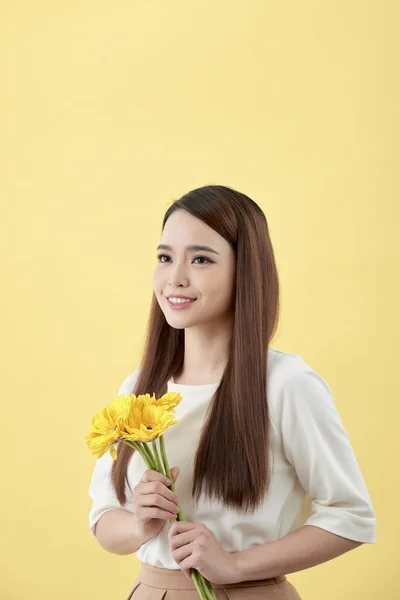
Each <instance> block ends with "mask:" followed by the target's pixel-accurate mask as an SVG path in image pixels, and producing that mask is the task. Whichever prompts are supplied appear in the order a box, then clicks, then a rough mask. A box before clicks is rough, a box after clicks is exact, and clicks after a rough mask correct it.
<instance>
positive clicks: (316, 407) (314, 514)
mask: <svg viewBox="0 0 400 600" xmlns="http://www.w3.org/2000/svg"><path fill="white" fill-rule="evenodd" d="M280 408H281V411H280V414H281V431H282V443H283V450H284V454H285V456H286V458H287V460H288V461H289V462H290V463H291V465H293V467H294V469H295V471H296V474H297V477H298V479H299V481H300V483H301V485H302V487H303V489H304V491H305V492H306V493H307V494H308V496H309V497H310V499H311V515H310V517H309V518H308V520H307V521H306V523H305V525H315V526H316V527H321V528H322V529H326V530H327V531H330V532H332V533H335V534H336V535H339V536H342V537H345V538H347V539H350V540H354V541H358V542H362V543H365V542H369V543H374V542H376V519H375V514H374V511H373V508H372V504H371V499H370V497H369V494H368V490H367V487H366V484H365V481H364V478H363V475H362V473H361V470H360V467H359V465H358V462H357V459H356V456H355V453H354V451H353V448H352V446H351V443H350V439H349V436H348V434H347V432H346V431H345V429H344V427H343V424H342V420H341V417H340V415H339V413H338V411H337V408H336V405H335V402H334V400H333V397H332V393H331V390H330V388H329V386H328V384H327V382H326V381H325V380H324V379H323V378H322V377H321V376H320V375H319V374H318V373H316V372H315V371H314V370H312V369H310V370H305V371H304V372H299V373H295V374H292V375H291V376H290V377H289V378H288V379H287V380H286V381H285V382H284V383H283V384H282V387H281V399H280Z"/></svg>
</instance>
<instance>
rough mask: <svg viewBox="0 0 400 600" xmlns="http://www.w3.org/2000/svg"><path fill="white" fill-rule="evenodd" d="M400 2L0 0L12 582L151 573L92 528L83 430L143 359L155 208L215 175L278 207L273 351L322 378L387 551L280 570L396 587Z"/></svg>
mask: <svg viewBox="0 0 400 600" xmlns="http://www.w3.org/2000/svg"><path fill="white" fill-rule="evenodd" d="M398 6H399V4H398V2H396V1H393V2H385V1H383V2H378V1H377V0H375V1H373V0H372V1H370V2H364V1H361V0H360V1H357V0H342V1H334V2H323V1H311V0H303V1H302V2H297V1H292V2H290V1H282V2H275V1H271V0H269V1H265V0H257V1H256V0H248V1H247V2H244V1H243V0H240V1H239V0H229V1H228V0H213V1H199V2H193V1H190V0H189V1H188V0H185V1H184V0H171V1H169V2H165V1H164V2H161V1H160V0H131V1H130V2H127V1H123V2H110V1H108V2H104V0H101V1H100V0H96V1H93V0H80V1H79V2H78V1H77V0H71V1H70V2H60V1H58V2H57V1H53V2H48V1H47V2H45V1H44V0H36V1H35V2H28V1H21V0H19V1H18V0H13V1H12V2H11V0H8V1H6V2H4V1H3V2H2V3H1V7H0V23H1V25H0V47H1V72H2V77H1V79H2V81H3V86H2V88H3V90H2V93H1V95H0V102H1V104H2V106H1V126H2V132H3V133H2V136H1V139H2V142H1V154H0V159H1V164H2V166H3V169H2V172H3V175H2V176H1V180H0V186H1V187H0V193H1V214H0V223H1V231H0V250H1V284H2V292H1V337H2V342H3V343H2V350H1V357H0V358H1V360H0V364H1V367H0V368H1V374H0V375H1V377H0V379H1V389H0V391H1V399H2V404H1V406H2V415H1V416H2V419H1V421H2V436H1V437H2V440H1V441H2V453H1V456H2V461H1V464H2V476H1V490H0V497H1V505H2V508H1V524H0V538H1V539H2V542H1V557H0V559H1V570H2V576H1V583H0V597H1V599H2V600H3V599H4V600H22V599H25V598H29V599H34V600H50V599H51V600H53V599H54V598H57V599H58V600H70V599H72V598H73V599H74V600H81V599H82V600H83V599H85V600H86V599H89V598H90V599H91V598H96V599H97V600H108V599H112V600H114V599H115V600H117V599H118V598H120V599H121V600H122V599H124V598H125V597H126V596H127V594H128V591H129V589H130V588H131V586H132V583H133V582H134V580H135V579H136V577H137V574H138V569H139V562H138V560H137V558H136V557H135V556H134V555H130V556H117V555H113V554H110V553H108V552H106V551H104V550H103V549H102V548H101V547H100V545H99V544H98V543H97V542H96V540H95V539H94V538H93V537H92V536H91V534H90V532H89V529H88V521H87V519H88V512H89V509H90V499H89V497H88V495H87V489H88V485H89V480H90V477H91V473H92V469H93V467H94V462H95V457H93V456H92V455H91V454H90V453H89V451H88V449H87V447H86V445H85V442H84V436H85V435H86V433H87V430H88V427H89V423H90V419H91V416H92V414H93V413H94V412H96V411H97V410H98V409H99V408H100V407H101V406H103V405H105V404H107V403H109V401H110V400H111V399H112V398H113V397H114V396H115V395H116V393H117V390H118V388H119V385H120V384H121V382H122V380H123V379H124V378H125V377H126V376H127V375H128V374H129V373H130V372H132V371H133V370H134V369H135V368H136V366H137V364H138V360H139V352H140V350H141V347H142V343H143V335H144V325H145V321H146V319H147V315H148V309H149V302H150V298H151V294H152V289H151V277H152V272H153V268H154V267H155V265H156V259H155V256H156V245H157V243H158V241H159V237H160V228H161V219H162V216H163V214H164V211H165V210H166V209H167V207H168V206H169V205H170V203H171V202H172V201H173V199H175V198H177V197H179V196H180V195H181V194H183V193H184V192H186V191H188V190H190V189H193V188H195V187H198V186H201V185H205V184H209V183H217V184H224V185H229V186H232V187H234V188H237V189H238V190H240V191H243V192H244V193H246V194H248V195H249V196H250V197H252V198H253V199H254V200H255V201H256V202H258V203H259V204H260V206H261V207H262V208H263V210H264V211H265V214H266V216H267V219H268V221H269V225H270V231H271V236H272V240H273V244H274V247H275V251H276V255H277V260H278V266H279V269H280V276H281V282H282V298H283V304H282V314H281V324H280V329H279V335H278V336H277V338H276V340H275V342H274V344H273V345H274V346H275V347H276V348H278V349H283V350H286V351H288V352H294V353H298V354H300V355H301V356H303V358H304V359H305V360H307V361H308V362H309V363H310V364H311V365H312V366H313V368H315V369H316V370H317V371H319V372H320V373H321V374H322V375H323V376H324V377H325V378H326V379H327V381H328V382H329V384H330V386H331V388H332V390H333V393H334V396H335V401H336V404H337V406H338V409H339V411H340V414H341V416H342V419H343V422H344V425H345V427H346V429H347V430H348V432H349V435H350V438H351V442H352V445H353V448H354V450H355V452H356V455H357V458H358V460H359V464H360V467H361V468H362V471H363V473H364V476H365V478H366V482H367V486H368V489H369V491H370V495H371V498H372V502H373V506H374V509H375V511H376V516H377V537H378V542H377V544H376V545H364V546H362V547H361V548H358V549H357V550H355V551H354V552H349V553H348V554H345V555H343V556H341V557H339V558H337V559H335V560H333V561H329V562H328V563H325V564H323V565H320V566H318V567H316V568H314V569H311V570H307V571H303V572H299V573H295V574H292V575H290V576H289V580H290V581H291V582H292V583H293V584H294V585H295V586H296V587H297V589H298V590H299V592H300V594H301V596H302V598H304V600H321V598H323V599H324V600H337V598H341V600H354V599H358V598H360V599H363V600H376V598H385V600H395V598H399V597H400V584H399V580H398V556H399V554H398V540H399V533H400V530H399V524H398V495H399V467H398V457H399V450H400V447H399V436H398V433H397V432H398V421H399V417H400V411H399V391H400V390H399V370H400V367H399V352H398V342H399V333H400V332H399V317H398V309H399V305H400V302H399V279H398V274H399V273H398V264H399V239H398V238H399V236H398V232H399V219H400V210H399V196H398V192H399V186H398V179H397V175H398V173H397V172H396V167H398V159H399V154H398V140H399V133H400V132H399V117H398V107H399V106H400V97H399V96H400V95H399V88H398V76H397V73H398V57H399V43H398V22H399V16H400V14H399V10H398ZM396 38H397V39H396Z"/></svg>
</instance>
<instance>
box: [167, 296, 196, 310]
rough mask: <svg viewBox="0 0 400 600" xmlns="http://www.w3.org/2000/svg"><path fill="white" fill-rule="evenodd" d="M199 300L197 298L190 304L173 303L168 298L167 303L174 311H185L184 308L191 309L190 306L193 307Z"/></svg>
mask: <svg viewBox="0 0 400 600" xmlns="http://www.w3.org/2000/svg"><path fill="white" fill-rule="evenodd" d="M196 300H197V298H195V299H194V300H191V301H189V302H179V304H178V303H176V302H171V301H170V300H169V299H168V298H167V302H168V306H169V307H170V308H172V310H183V309H184V308H189V306H191V305H192V304H193V303H194V302H196Z"/></svg>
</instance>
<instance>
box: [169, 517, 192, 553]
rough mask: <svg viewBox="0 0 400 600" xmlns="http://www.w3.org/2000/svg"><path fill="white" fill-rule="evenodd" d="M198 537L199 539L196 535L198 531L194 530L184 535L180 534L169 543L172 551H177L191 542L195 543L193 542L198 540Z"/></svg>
mask: <svg viewBox="0 0 400 600" xmlns="http://www.w3.org/2000/svg"><path fill="white" fill-rule="evenodd" d="M178 523H179V521H178ZM171 527H172V525H171ZM196 537H197V535H196V531H195V530H194V529H191V530H190V531H185V532H184V533H178V534H176V535H174V536H173V537H172V538H171V539H170V541H169V545H170V547H171V550H177V549H178V548H180V547H181V546H185V545H186V544H190V543H191V542H193V540H195V539H196Z"/></svg>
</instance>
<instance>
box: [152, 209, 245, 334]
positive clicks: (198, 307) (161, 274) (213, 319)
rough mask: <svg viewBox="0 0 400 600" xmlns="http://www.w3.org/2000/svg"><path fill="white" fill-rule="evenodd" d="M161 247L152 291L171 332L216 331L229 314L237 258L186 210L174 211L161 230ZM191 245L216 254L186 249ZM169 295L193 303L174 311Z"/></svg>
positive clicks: (216, 236) (225, 244) (227, 244)
mask: <svg viewBox="0 0 400 600" xmlns="http://www.w3.org/2000/svg"><path fill="white" fill-rule="evenodd" d="M160 245H161V247H159V248H158V249H157V256H158V258H157V266H156V268H155V270H154V275H153V289H154V293H155V295H156V297H157V300H158V303H159V305H160V307H161V310H162V311H163V313H164V315H165V318H166V320H167V322H168V323H169V325H171V327H174V328H176V329H182V328H186V327H193V326H198V325H210V324H212V323H215V324H216V325H217V324H218V322H219V321H220V320H221V319H222V318H224V317H225V316H227V315H230V314H231V311H232V302H233V298H234V289H235V279H236V257H235V253H234V250H233V249H232V247H231V246H230V244H229V243H228V242H227V241H226V240H225V239H224V238H223V237H221V236H220V235H219V234H218V233H217V232H216V231H214V230H213V229H211V227H208V225H206V224H205V223H203V221H201V220H200V219H197V218H196V217H194V216H193V215H191V214H190V213H188V212H186V211H185V210H177V211H176V212H174V213H173V214H172V215H171V216H170V217H169V219H168V220H167V222H166V224H165V227H164V231H163V234H162V238H161V242H160ZM194 245H196V246H208V247H209V248H211V249H212V250H214V251H215V252H212V251H211V250H208V251H207V250H199V249H197V250H195V249H190V248H188V246H194ZM162 246H168V248H163V247H162ZM171 295H177V296H188V297H189V298H195V299H196V300H195V301H194V302H190V303H187V304H185V305H184V306H183V308H181V309H174V308H173V307H171V306H170V304H169V302H168V299H167V298H168V297H169V296H171ZM174 306H176V305H174ZM178 306H181V305H178Z"/></svg>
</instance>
